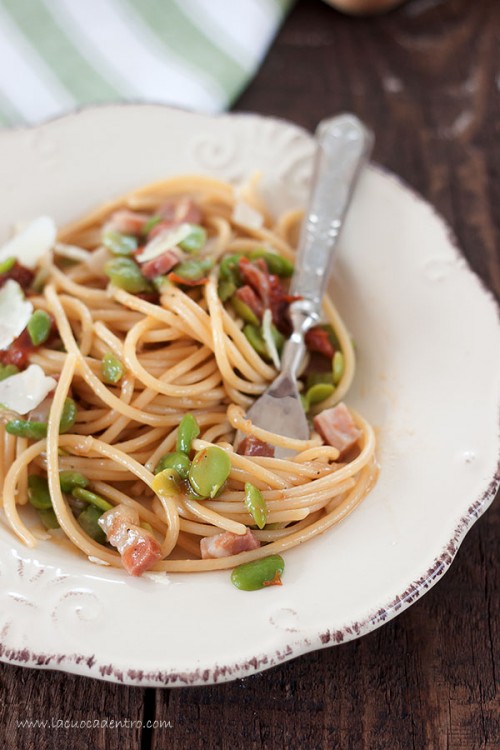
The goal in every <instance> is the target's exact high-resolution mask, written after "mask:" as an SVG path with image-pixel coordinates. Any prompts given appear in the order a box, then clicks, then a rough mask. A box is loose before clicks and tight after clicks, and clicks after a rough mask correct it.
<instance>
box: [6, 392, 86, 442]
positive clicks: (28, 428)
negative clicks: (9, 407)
mask: <svg viewBox="0 0 500 750" xmlns="http://www.w3.org/2000/svg"><path fill="white" fill-rule="evenodd" d="M76 414H77V408H76V404H75V402H74V401H73V399H72V398H67V399H66V400H65V402H64V407H63V411H62V414H61V421H60V422H59V433H61V434H62V433H64V432H68V430H70V429H71V428H72V427H73V425H74V424H75V422H76ZM47 428H48V426H47V422H30V421H29V420H27V419H11V420H10V422H7V424H6V425H5V429H6V431H7V432H8V433H9V435H15V436H16V437H24V438H28V439H29V440H43V438H45V437H47Z"/></svg>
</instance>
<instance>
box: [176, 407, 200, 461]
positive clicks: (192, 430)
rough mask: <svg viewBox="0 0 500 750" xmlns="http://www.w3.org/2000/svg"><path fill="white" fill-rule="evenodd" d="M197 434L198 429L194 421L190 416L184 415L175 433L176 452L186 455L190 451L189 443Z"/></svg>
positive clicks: (198, 432)
mask: <svg viewBox="0 0 500 750" xmlns="http://www.w3.org/2000/svg"><path fill="white" fill-rule="evenodd" d="M199 434H200V428H199V426H198V422H197V421H196V419H195V418H194V417H193V415H192V414H184V416H183V417H182V419H181V423H180V425H179V430H178V432H177V445H176V449H177V452H178V453H186V455H188V454H189V452H190V450H191V443H192V442H193V440H194V439H195V438H197V437H198V435H199Z"/></svg>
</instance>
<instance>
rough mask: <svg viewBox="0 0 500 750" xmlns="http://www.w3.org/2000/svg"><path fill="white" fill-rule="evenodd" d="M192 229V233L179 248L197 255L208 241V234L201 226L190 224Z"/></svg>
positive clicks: (180, 243)
mask: <svg viewBox="0 0 500 750" xmlns="http://www.w3.org/2000/svg"><path fill="white" fill-rule="evenodd" d="M190 227H191V231H190V233H189V234H188V236H187V237H185V238H184V239H183V240H182V242H179V247H180V248H182V250H185V251H186V252H187V253H197V252H199V251H200V250H201V248H202V247H203V246H204V245H205V243H206V241H207V232H206V230H205V229H204V228H203V227H201V226H200V225H199V224H190Z"/></svg>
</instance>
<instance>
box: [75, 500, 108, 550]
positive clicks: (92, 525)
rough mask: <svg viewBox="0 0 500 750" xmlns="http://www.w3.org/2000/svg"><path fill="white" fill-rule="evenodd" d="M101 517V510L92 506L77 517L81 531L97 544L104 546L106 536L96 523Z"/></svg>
mask: <svg viewBox="0 0 500 750" xmlns="http://www.w3.org/2000/svg"><path fill="white" fill-rule="evenodd" d="M101 516H102V510H99V508H96V507H95V506H94V505H89V506H88V507H87V508H85V510H82V512H81V513H80V514H79V516H78V523H79V524H80V526H81V527H82V529H83V530H84V531H85V533H86V534H88V535H89V537H90V538H91V539H93V540H94V541H95V542H97V543H98V544H104V542H105V541H106V534H105V533H104V531H103V530H102V529H101V527H100V526H99V523H98V521H99V519H100V517H101Z"/></svg>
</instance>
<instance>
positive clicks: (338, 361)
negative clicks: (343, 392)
mask: <svg viewBox="0 0 500 750" xmlns="http://www.w3.org/2000/svg"><path fill="white" fill-rule="evenodd" d="M344 368H345V362H344V355H343V354H342V352H335V354H334V355H333V359H332V373H333V382H334V385H338V384H339V383H340V381H341V380H342V375H343V374H344Z"/></svg>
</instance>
